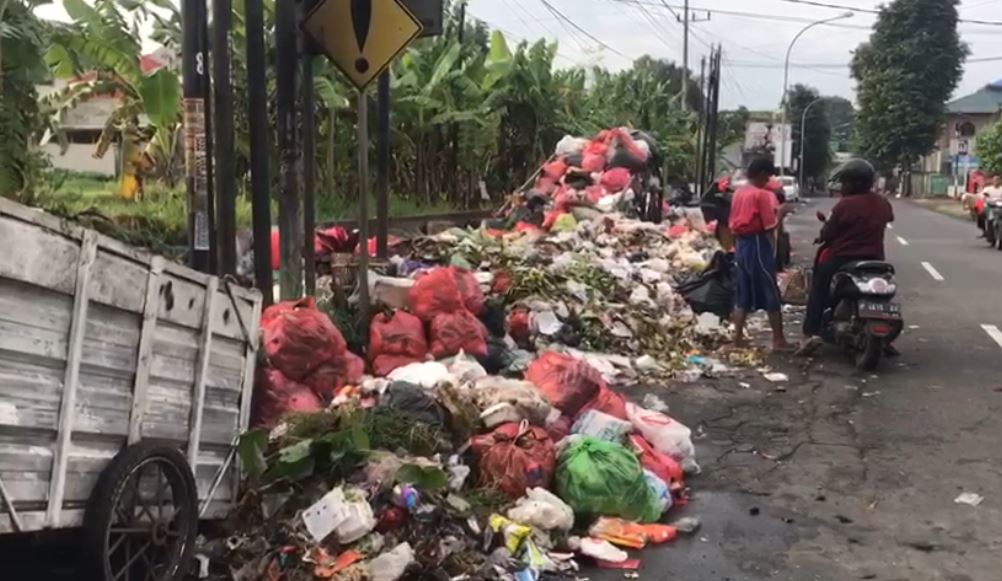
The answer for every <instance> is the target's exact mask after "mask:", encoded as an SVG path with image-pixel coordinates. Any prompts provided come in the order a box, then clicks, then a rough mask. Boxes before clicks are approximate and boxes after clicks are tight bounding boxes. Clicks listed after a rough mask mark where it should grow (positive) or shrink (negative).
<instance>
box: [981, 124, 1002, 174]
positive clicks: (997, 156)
mask: <svg viewBox="0 0 1002 581" xmlns="http://www.w3.org/2000/svg"><path fill="white" fill-rule="evenodd" d="M977 152H978V158H979V159H980V160H981V168H982V169H983V170H985V171H986V172H988V173H989V174H994V175H999V174H1002V122H1000V123H994V124H993V125H992V126H991V127H989V128H988V130H987V131H982V132H981V133H980V134H979V135H978V141H977Z"/></svg>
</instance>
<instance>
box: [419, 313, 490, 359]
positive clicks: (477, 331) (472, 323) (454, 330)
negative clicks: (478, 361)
mask: <svg viewBox="0 0 1002 581" xmlns="http://www.w3.org/2000/svg"><path fill="white" fill-rule="evenodd" d="M430 337H431V354H432V355H433V356H434V357H435V359H444V358H446V357H452V356H453V355H456V354H458V353H459V352H460V351H464V352H465V353H466V354H467V355H470V356H471V357H486V356H487V330H486V329H485V328H484V324H483V323H481V322H480V320H479V319H477V318H476V317H475V316H473V313H471V312H469V311H467V310H465V309H460V310H458V311H456V312H455V313H442V314H441V315H438V316H436V317H435V318H434V319H432V321H431V333H430Z"/></svg>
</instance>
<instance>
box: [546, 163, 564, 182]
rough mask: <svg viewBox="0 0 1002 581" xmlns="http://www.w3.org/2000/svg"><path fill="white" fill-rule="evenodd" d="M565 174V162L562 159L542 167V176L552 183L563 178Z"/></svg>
mask: <svg viewBox="0 0 1002 581" xmlns="http://www.w3.org/2000/svg"><path fill="white" fill-rule="evenodd" d="M565 173H567V162H565V161H564V160H562V159H558V160H556V161H551V162H550V163H548V164H546V165H544V166H543V175H544V176H546V177H548V178H550V179H551V180H553V181H557V180H559V179H560V178H562V177H564V174H565Z"/></svg>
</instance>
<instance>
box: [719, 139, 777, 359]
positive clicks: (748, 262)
mask: <svg viewBox="0 0 1002 581" xmlns="http://www.w3.org/2000/svg"><path fill="white" fill-rule="evenodd" d="M747 175H748V185H746V186H743V187H741V188H739V189H738V191H737V192H735V193H734V201H733V202H732V204H731V216H730V224H729V225H730V230H731V232H733V233H734V236H735V248H736V252H735V265H736V266H737V269H736V273H735V297H734V298H735V304H734V327H735V330H734V342H735V343H736V344H737V345H739V346H740V345H745V344H746V343H747V339H746V337H745V322H746V319H747V316H748V313H751V312H755V311H760V310H764V311H765V312H766V313H767V314H768V316H769V326H770V327H771V328H772V348H773V350H774V351H789V350H790V349H791V348H792V347H791V345H790V344H789V343H788V342H787V341H786V335H785V334H784V332H783V313H782V301H781V299H780V293H779V287H778V286H777V285H776V233H777V232H776V229H777V227H778V226H779V223H780V221H781V220H782V218H783V215H784V214H785V213H786V212H787V211H788V209H786V208H781V207H780V205H779V201H778V200H777V199H776V195H775V194H774V193H773V192H771V191H769V190H767V189H766V186H767V185H768V184H769V178H770V177H772V176H774V175H776V167H775V165H773V162H772V160H771V159H769V158H766V157H759V158H755V159H753V160H752V161H751V163H749V164H748V170H747Z"/></svg>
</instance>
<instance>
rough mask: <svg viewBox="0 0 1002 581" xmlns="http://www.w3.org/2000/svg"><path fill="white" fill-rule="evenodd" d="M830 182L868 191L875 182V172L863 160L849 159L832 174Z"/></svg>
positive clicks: (868, 163)
mask: <svg viewBox="0 0 1002 581" xmlns="http://www.w3.org/2000/svg"><path fill="white" fill-rule="evenodd" d="M830 181H831V182H832V183H840V184H842V185H843V186H847V185H848V186H851V187H852V188H853V189H857V190H863V191H869V190H870V188H872V187H873V184H874V182H876V181H877V170H875V169H873V166H872V165H870V162H868V161H866V160H865V159H850V160H849V161H847V162H845V163H843V164H842V165H841V166H839V168H838V169H836V170H835V172H834V173H833V174H832V176H831V178H830Z"/></svg>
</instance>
